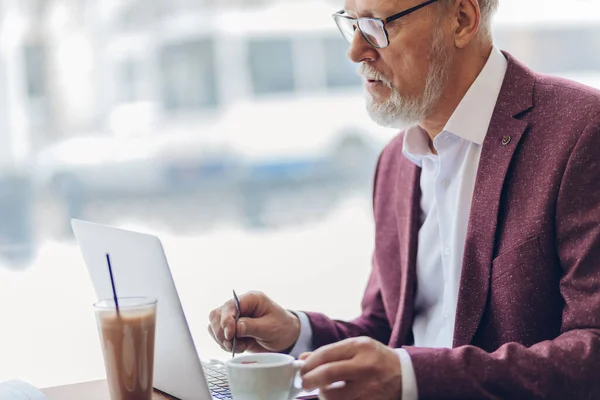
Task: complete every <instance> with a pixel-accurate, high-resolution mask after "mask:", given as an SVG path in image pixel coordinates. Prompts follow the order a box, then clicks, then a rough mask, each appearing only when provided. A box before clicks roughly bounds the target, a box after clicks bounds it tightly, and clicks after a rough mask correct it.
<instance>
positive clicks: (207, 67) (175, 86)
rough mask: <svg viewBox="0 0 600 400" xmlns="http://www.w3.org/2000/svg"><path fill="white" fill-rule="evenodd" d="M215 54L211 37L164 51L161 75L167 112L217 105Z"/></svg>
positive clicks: (178, 44)
mask: <svg viewBox="0 0 600 400" xmlns="http://www.w3.org/2000/svg"><path fill="white" fill-rule="evenodd" d="M214 57H215V56H214V44H213V42H212V40H210V39H202V40H198V41H190V42H183V43H176V44H171V45H168V46H166V47H165V48H164V49H163V50H162V52H161V54H160V74H161V80H162V98H163V102H164V107H165V109H166V110H167V111H180V110H194V109H201V108H207V107H214V106H216V105H217V102H218V99H217V88H216V83H215V80H216V73H215V65H214V62H215V60H214Z"/></svg>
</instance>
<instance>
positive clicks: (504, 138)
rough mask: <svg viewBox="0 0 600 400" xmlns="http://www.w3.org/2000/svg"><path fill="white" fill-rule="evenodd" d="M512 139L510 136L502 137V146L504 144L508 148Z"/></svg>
mask: <svg viewBox="0 0 600 400" xmlns="http://www.w3.org/2000/svg"><path fill="white" fill-rule="evenodd" d="M510 139H511V137H510V136H508V135H505V136H503V137H502V144H503V145H504V146H508V144H509V143H510Z"/></svg>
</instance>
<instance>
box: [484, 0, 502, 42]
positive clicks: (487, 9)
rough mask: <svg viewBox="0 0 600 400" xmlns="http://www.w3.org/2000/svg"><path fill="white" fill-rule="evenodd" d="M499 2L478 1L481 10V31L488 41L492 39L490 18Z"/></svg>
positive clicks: (490, 0) (489, 0) (495, 0)
mask: <svg viewBox="0 0 600 400" xmlns="http://www.w3.org/2000/svg"><path fill="white" fill-rule="evenodd" d="M499 2H500V1H499V0H479V8H480V9H481V29H482V31H483V33H485V35H486V36H487V37H489V38H490V39H491V38H492V17H493V16H494V13H495V12H496V10H497V9H498V3H499Z"/></svg>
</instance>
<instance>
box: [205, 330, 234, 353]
mask: <svg viewBox="0 0 600 400" xmlns="http://www.w3.org/2000/svg"><path fill="white" fill-rule="evenodd" d="M208 334H209V335H210V336H211V337H212V338H213V339H214V340H215V342H217V344H218V345H219V347H220V348H221V349H223V350H224V351H228V350H227V349H226V348H225V346H223V342H222V341H220V340H219V339H218V338H216V337H215V334H214V333H213V329H212V327H211V326H210V325H208ZM236 347H237V346H236Z"/></svg>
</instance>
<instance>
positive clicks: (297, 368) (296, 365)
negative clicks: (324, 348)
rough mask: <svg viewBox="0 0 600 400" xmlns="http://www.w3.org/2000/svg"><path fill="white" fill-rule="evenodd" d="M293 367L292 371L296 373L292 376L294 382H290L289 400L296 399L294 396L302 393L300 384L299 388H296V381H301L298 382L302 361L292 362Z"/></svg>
mask: <svg viewBox="0 0 600 400" xmlns="http://www.w3.org/2000/svg"><path fill="white" fill-rule="evenodd" d="M293 366H294V371H296V373H295V374H294V380H293V381H292V387H291V388H290V397H289V400H294V399H295V398H296V396H298V395H299V394H300V392H301V391H302V384H300V386H296V381H301V380H300V370H301V369H302V367H303V366H304V361H302V360H297V361H294V364H293Z"/></svg>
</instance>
